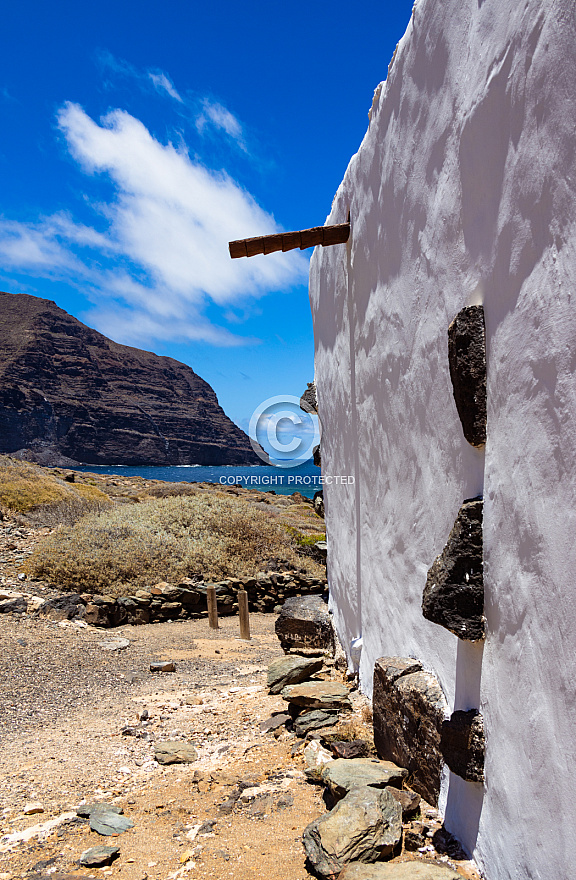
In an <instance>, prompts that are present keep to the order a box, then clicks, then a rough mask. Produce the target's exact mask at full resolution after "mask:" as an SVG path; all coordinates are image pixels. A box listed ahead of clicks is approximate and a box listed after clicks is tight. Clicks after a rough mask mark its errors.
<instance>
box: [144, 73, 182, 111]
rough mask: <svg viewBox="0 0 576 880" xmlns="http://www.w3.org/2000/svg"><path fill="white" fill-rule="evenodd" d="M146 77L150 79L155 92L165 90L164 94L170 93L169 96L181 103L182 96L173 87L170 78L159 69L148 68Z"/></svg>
mask: <svg viewBox="0 0 576 880" xmlns="http://www.w3.org/2000/svg"><path fill="white" fill-rule="evenodd" d="M148 78H149V79H150V80H151V82H152V85H153V86H154V88H155V89H156V91H157V92H160V93H162V92H166V94H167V95H170V97H171V98H174V100H175V101H179V102H180V104H182V103H183V100H182V98H181V97H180V95H179V94H178V92H177V91H176V89H175V88H174V83H173V82H172V81H171V80H170V78H169V77H167V76H166V74H165V73H162V71H161V70H156V71H154V70H149V71H148Z"/></svg>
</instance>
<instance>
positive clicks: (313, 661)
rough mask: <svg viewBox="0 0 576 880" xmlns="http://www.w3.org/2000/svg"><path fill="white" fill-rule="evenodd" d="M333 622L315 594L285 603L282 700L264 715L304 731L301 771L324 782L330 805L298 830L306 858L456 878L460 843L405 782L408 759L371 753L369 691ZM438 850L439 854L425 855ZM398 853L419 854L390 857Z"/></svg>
mask: <svg viewBox="0 0 576 880" xmlns="http://www.w3.org/2000/svg"><path fill="white" fill-rule="evenodd" d="M331 628H332V625H331V618H330V614H329V611H328V607H327V605H326V604H325V603H322V601H321V600H319V599H318V598H317V597H310V598H308V597H306V598H301V599H291V600H289V601H288V602H287V603H286V604H285V606H284V608H283V610H282V612H281V614H280V616H279V618H278V620H277V622H276V632H277V634H278V635H279V638H280V640H281V644H282V647H283V648H284V651H285V652H286V655H285V656H283V657H280V658H278V659H277V660H274V661H273V662H272V663H271V664H270V666H269V667H268V688H269V690H270V693H272V694H280V695H281V697H282V698H283V699H284V700H285V701H286V703H287V704H288V706H287V711H286V712H285V713H281V712H279V713H277V714H276V715H274V716H272V718H270V719H268V721H266V722H264V723H263V724H262V725H261V729H262V730H263V731H270V732H273V733H274V735H275V736H278V735H281V731H282V728H283V727H286V728H287V729H288V730H290V731H291V732H293V733H295V734H296V735H297V736H298V737H301V738H303V739H304V740H305V743H306V744H305V746H304V749H303V759H304V773H305V775H306V777H307V778H308V780H309V781H310V782H312V783H314V784H319V785H323V786H325V792H324V801H325V803H326V804H327V806H328V807H329V811H328V812H327V813H325V814H324V815H323V816H321V817H319V818H318V819H316V820H315V821H313V822H311V823H310V824H309V825H308V826H307V827H306V829H305V830H304V833H303V845H304V849H305V852H306V857H307V860H308V867H309V868H310V870H311V871H312V873H314V874H315V875H316V876H318V877H320V878H323V880H336V878H337V877H341V878H348V880H387V878H389V880H394V878H396V880H408V878H410V880H456V878H460V880H461V875H460V874H458V873H457V872H456V871H455V870H453V867H452V866H450V865H448V864H446V862H447V861H448V858H449V856H448V855H447V853H448V854H450V855H454V856H456V857H460V858H462V857H464V853H462V852H461V851H460V849H459V846H458V843H457V841H455V840H454V838H452V837H451V835H449V834H448V833H447V832H446V831H445V829H444V828H443V827H442V824H441V819H440V815H439V813H438V812H437V810H436V809H435V808H434V807H430V806H429V805H428V804H425V803H424V802H422V801H421V798H420V795H419V794H418V793H417V792H414V791H411V790H410V789H407V788H406V787H405V785H406V778H407V777H408V775H409V771H408V769H406V768H405V767H401V766H399V765H397V764H396V763H394V762H392V761H386V760H379V759H378V758H377V757H376V756H375V755H376V751H375V746H374V736H373V730H372V729H371V728H369V727H368V724H367V722H366V721H363V720H359V718H358V716H360V719H361V718H362V716H361V713H359V712H358V709H359V708H360V707H361V704H362V703H363V701H364V702H366V701H365V698H363V697H362V696H361V695H360V694H358V692H357V691H354V690H353V689H352V688H351V686H350V684H349V682H348V681H345V680H343V675H342V674H340V675H339V674H338V671H337V670H336V668H335V663H334V660H333V659H332V656H331V655H332V653H333V652H331V651H330V650H329V649H328V648H329V646H333V645H334V644H335V643H336V640H335V637H334V635H333V633H332V634H331V635H330V630H331ZM298 649H300V650H303V651H304V652H305V656H302V655H299V654H297V653H295V651H297V650H298ZM314 651H315V652H316V656H314ZM418 668H419V667H418ZM338 679H340V680H338ZM298 748H299V747H298V746H296V747H295V749H294V750H293V752H294V753H295V752H296V751H298ZM300 748H301V746H300ZM452 850H454V852H452ZM456 850H458V854H457V855H456ZM440 852H443V853H444V855H443V856H440V859H441V860H442V861H443V862H444V864H442V863H439V862H438V861H424V859H426V857H427V856H429V857H436V858H438V853H440ZM403 853H406V854H407V855H406V856H404V857H405V858H411V855H408V854H411V853H416V854H417V855H418V857H419V858H420V859H422V860H421V861H417V862H415V861H409V862H408V863H407V862H405V861H396V859H397V858H398V857H400V856H402V855H403ZM391 859H395V861H394V862H391V861H390V860H391Z"/></svg>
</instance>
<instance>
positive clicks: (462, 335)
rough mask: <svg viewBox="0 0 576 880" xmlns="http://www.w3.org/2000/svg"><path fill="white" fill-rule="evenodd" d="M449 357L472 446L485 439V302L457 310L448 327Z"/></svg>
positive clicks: (468, 439) (456, 398) (452, 375)
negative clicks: (483, 305) (481, 304)
mask: <svg viewBox="0 0 576 880" xmlns="http://www.w3.org/2000/svg"><path fill="white" fill-rule="evenodd" d="M448 361H449V365H450V377H451V379H452V387H453V389H454V400H455V401H456V409H457V410H458V415H459V416H460V421H461V422H462V429H463V431H464V436H465V437H466V439H467V441H468V443H471V444H472V446H483V445H484V444H485V443H486V332H485V329H484V309H483V307H482V306H468V307H467V308H465V309H462V311H461V312H458V314H457V315H456V317H455V318H454V320H453V321H452V323H451V324H450V326H449V328H448Z"/></svg>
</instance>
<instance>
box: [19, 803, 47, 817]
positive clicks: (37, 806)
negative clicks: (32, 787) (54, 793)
mask: <svg viewBox="0 0 576 880" xmlns="http://www.w3.org/2000/svg"><path fill="white" fill-rule="evenodd" d="M43 812H44V807H43V806H42V804H41V803H40V801H32V802H31V803H29V804H26V806H25V807H24V810H23V813H24V815H25V816H33V815H34V814H35V813H43Z"/></svg>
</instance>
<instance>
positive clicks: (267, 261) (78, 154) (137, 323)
mask: <svg viewBox="0 0 576 880" xmlns="http://www.w3.org/2000/svg"><path fill="white" fill-rule="evenodd" d="M222 109H223V110H224V109H225V108H222ZM230 117H231V118H232V119H234V117H232V115H231V114H230ZM222 118H223V119H224V117H222ZM58 123H59V126H60V129H61V131H62V132H63V134H64V136H65V138H66V142H67V145H68V148H69V150H70V153H71V154H72V156H73V157H74V158H75V159H76V161H77V162H78V163H79V164H80V165H81V167H82V168H83V169H84V171H85V172H86V173H87V174H92V175H95V174H101V175H104V176H107V177H108V178H109V180H110V181H111V182H112V183H113V184H114V187H115V197H114V198H113V199H112V200H111V201H109V202H107V203H104V204H102V203H99V204H98V205H96V206H95V208H96V210H97V211H98V212H99V214H100V221H102V220H104V221H105V223H106V228H105V229H104V231H98V230H97V229H95V228H92V227H91V226H87V225H84V224H80V223H78V222H76V221H75V220H74V219H73V218H72V217H71V216H69V215H68V214H57V215H54V216H52V217H50V218H47V219H44V220H40V221H39V222H38V223H37V224H34V225H32V224H22V223H20V224H18V223H14V222H13V221H9V220H1V219H0V255H2V256H3V258H4V261H5V263H6V264H8V265H10V266H11V267H12V268H16V269H19V270H21V271H22V270H29V271H32V272H36V273H37V274H45V275H50V277H55V276H58V273H60V277H62V278H63V279H65V280H68V281H69V282H71V283H73V284H76V285H77V286H78V287H82V288H83V289H84V290H87V291H88V292H89V295H90V298H91V299H92V300H93V301H95V303H96V306H95V308H94V310H93V311H92V312H91V313H90V319H91V320H92V322H93V323H94V324H95V325H96V326H97V327H98V328H99V329H101V330H102V331H103V332H105V333H108V334H109V335H112V336H113V337H114V338H115V339H118V340H122V341H126V342H136V343H140V344H141V343H143V342H145V341H146V340H147V339H148V340H151V339H154V338H156V339H158V338H161V339H167V338H171V339H195V340H199V339H203V340H205V341H208V342H211V343H214V344H219V345H231V344H238V343H241V342H243V341H245V340H242V339H241V338H239V337H237V336H235V335H234V334H232V333H231V332H230V331H229V330H227V329H226V328H224V327H218V326H216V325H215V324H214V323H211V322H210V321H209V320H208V319H207V318H206V316H205V310H206V308H207V306H208V305H209V304H210V303H215V304H216V305H217V306H221V307H223V308H224V316H225V314H226V312H227V311H228V310H229V309H230V308H238V307H240V308H241V307H242V306H245V305H246V303H247V301H248V300H250V299H252V300H253V299H254V298H257V297H261V296H263V295H265V294H266V293H267V292H268V291H276V290H282V289H288V288H290V287H291V286H293V285H294V284H296V283H301V282H303V281H305V278H306V275H307V261H306V260H305V258H304V257H302V256H301V255H300V254H294V253H291V254H282V253H277V254H271V255H269V256H266V257H265V256H258V257H252V258H251V259H249V260H248V259H244V260H231V259H230V256H229V253H228V241H230V240H232V239H236V238H244V237H247V236H254V235H265V234H268V233H272V232H275V231H278V226H277V224H276V223H275V221H274V218H273V217H272V216H271V215H270V214H268V213H266V212H265V211H264V210H263V209H262V208H261V207H259V205H258V204H257V203H256V202H255V200H254V199H253V198H252V196H251V195H250V194H249V193H247V192H246V191H245V190H244V189H242V188H241V187H240V186H239V185H238V184H237V183H236V182H235V181H234V180H233V179H232V178H231V177H230V176H229V175H227V174H226V173H225V172H215V171H213V170H210V169H209V168H207V167H206V166H204V165H203V164H201V163H200V162H199V161H198V160H196V159H193V158H191V157H190V155H189V154H188V152H187V151H186V150H185V149H184V148H182V147H178V148H177V147H175V146H173V145H172V144H171V143H168V144H162V143H160V142H159V141H158V140H156V139H155V138H154V137H153V136H152V135H151V134H150V132H149V131H148V129H147V128H146V127H145V126H144V125H143V123H142V122H140V121H139V120H138V119H136V118H134V117H133V116H131V115H129V114H128V113H126V112H125V111H122V110H114V111H112V112H110V113H108V114H107V115H106V116H105V117H103V119H102V120H101V121H100V122H99V123H98V122H95V121H94V120H93V119H91V118H90V117H89V116H88V115H87V114H86V113H85V111H84V110H83V109H82V108H81V107H80V106H79V105H77V104H71V103H70V104H66V105H65V106H64V107H63V108H62V109H61V110H60V112H59V114H58ZM230 125H232V123H230ZM221 127H222V128H224V124H222V125H221ZM232 129H233V126H232ZM99 225H100V227H102V222H100V224H99Z"/></svg>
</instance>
